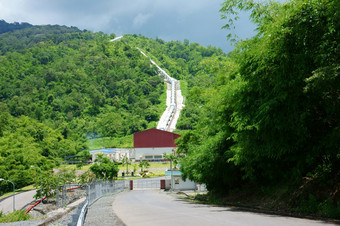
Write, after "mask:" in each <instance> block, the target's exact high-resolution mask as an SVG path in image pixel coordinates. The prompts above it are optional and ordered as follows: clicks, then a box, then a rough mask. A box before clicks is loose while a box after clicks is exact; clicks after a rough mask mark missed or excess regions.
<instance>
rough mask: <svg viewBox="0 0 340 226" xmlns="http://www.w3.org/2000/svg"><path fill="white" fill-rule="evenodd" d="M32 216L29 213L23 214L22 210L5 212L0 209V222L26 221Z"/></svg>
mask: <svg viewBox="0 0 340 226" xmlns="http://www.w3.org/2000/svg"><path fill="white" fill-rule="evenodd" d="M31 218H32V217H31V216H30V215H29V214H25V211H24V210H16V211H14V212H11V213H8V214H5V213H3V212H2V211H0V223H10V222H16V221H27V220H30V219H31Z"/></svg>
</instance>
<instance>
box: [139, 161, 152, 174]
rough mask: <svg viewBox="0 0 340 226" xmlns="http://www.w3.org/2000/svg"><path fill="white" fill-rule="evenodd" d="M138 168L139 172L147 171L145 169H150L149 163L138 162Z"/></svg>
mask: <svg viewBox="0 0 340 226" xmlns="http://www.w3.org/2000/svg"><path fill="white" fill-rule="evenodd" d="M139 167H140V168H141V169H140V171H141V172H144V169H147V168H149V167H150V163H149V161H140V162H139Z"/></svg>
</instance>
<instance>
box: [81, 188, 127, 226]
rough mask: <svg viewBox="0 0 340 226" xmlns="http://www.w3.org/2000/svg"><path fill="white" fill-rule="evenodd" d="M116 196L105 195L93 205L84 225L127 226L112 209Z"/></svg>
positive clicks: (89, 209)
mask: <svg viewBox="0 0 340 226" xmlns="http://www.w3.org/2000/svg"><path fill="white" fill-rule="evenodd" d="M116 194H117V193H115V194H109V195H105V196H103V197H101V198H100V199H98V200H97V201H96V202H95V203H93V204H92V205H91V206H90V207H89V208H88V210H87V214H86V218H85V222H84V225H85V226H93V225H101V226H105V225H112V226H125V224H124V223H123V222H122V221H121V220H120V219H119V218H118V217H117V216H116V214H115V213H114V212H113V209H112V203H113V201H114V199H115V195H116Z"/></svg>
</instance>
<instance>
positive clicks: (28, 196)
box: [0, 190, 36, 213]
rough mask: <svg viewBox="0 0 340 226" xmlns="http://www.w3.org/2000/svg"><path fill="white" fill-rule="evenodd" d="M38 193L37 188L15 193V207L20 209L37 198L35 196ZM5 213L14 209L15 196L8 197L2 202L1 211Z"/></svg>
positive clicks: (0, 204) (0, 203)
mask: <svg viewBox="0 0 340 226" xmlns="http://www.w3.org/2000/svg"><path fill="white" fill-rule="evenodd" d="M35 194H36V191H35V190H31V191H26V192H21V193H19V194H16V195H15V209H16V210H20V209H22V208H23V207H25V206H26V205H27V204H29V203H31V202H32V201H34V200H35V199H34V198H33V196H34V195H35ZM1 210H2V211H3V212H4V213H7V212H12V211H13V196H11V197H9V198H6V199H5V200H3V201H1V202H0V211H1Z"/></svg>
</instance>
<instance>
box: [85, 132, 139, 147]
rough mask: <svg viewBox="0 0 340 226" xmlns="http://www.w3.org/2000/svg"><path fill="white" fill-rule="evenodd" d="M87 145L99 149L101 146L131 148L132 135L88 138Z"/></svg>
mask: <svg viewBox="0 0 340 226" xmlns="http://www.w3.org/2000/svg"><path fill="white" fill-rule="evenodd" d="M87 146H88V147H89V149H90V150H95V149H100V148H103V147H118V148H131V147H133V135H129V136H125V137H101V138H95V139H89V140H88V141H87Z"/></svg>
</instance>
